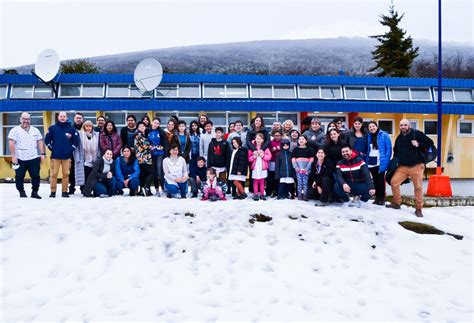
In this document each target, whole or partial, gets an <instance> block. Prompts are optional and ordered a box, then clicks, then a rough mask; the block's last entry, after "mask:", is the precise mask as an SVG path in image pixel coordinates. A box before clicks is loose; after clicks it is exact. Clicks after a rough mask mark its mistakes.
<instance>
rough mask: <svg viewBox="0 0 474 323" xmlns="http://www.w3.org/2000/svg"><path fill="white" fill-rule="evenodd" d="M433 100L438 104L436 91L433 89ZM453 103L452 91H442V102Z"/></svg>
mask: <svg viewBox="0 0 474 323" xmlns="http://www.w3.org/2000/svg"><path fill="white" fill-rule="evenodd" d="M433 92H434V100H435V101H436V102H438V89H437V88H434V89H433ZM453 101H454V94H453V89H443V102H453Z"/></svg>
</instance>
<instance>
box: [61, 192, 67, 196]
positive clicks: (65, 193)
mask: <svg viewBox="0 0 474 323" xmlns="http://www.w3.org/2000/svg"><path fill="white" fill-rule="evenodd" d="M61 197H69V194H68V193H67V192H62V193H61Z"/></svg>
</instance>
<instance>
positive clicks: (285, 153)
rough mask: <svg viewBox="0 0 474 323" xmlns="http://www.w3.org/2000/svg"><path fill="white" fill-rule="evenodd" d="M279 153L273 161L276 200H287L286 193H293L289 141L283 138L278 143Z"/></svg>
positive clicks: (293, 173) (293, 181)
mask: <svg viewBox="0 0 474 323" xmlns="http://www.w3.org/2000/svg"><path fill="white" fill-rule="evenodd" d="M280 144H281V151H280V153H278V155H277V157H276V159H275V179H276V180H277V181H278V182H279V184H278V197H277V200H282V199H286V198H288V193H289V192H291V193H292V194H294V191H295V179H294V177H295V169H294V168H293V165H292V164H291V153H290V140H289V139H287V138H283V139H282V140H281V142H280Z"/></svg>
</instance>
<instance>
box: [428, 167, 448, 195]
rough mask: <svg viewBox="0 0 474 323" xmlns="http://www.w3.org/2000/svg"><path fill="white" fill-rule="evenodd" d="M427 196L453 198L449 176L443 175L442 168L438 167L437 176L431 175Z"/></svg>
mask: <svg viewBox="0 0 474 323" xmlns="http://www.w3.org/2000/svg"><path fill="white" fill-rule="evenodd" d="M426 196H432V197H439V196H442V197H452V196H453V191H452V190H451V182H450V180H449V176H448V175H443V172H442V170H441V167H436V175H431V176H430V179H429V181H428V191H427V192H426Z"/></svg>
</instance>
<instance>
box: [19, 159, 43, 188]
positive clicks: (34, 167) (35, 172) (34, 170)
mask: <svg viewBox="0 0 474 323" xmlns="http://www.w3.org/2000/svg"><path fill="white" fill-rule="evenodd" d="M18 165H20V167H19V168H18V169H17V170H15V185H16V189H17V190H18V191H19V192H22V191H24V190H25V186H24V181H25V175H26V172H28V173H29V174H30V177H31V185H32V186H33V192H38V190H39V185H40V165H41V158H40V157H38V158H35V159H31V160H19V159H18Z"/></svg>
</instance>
